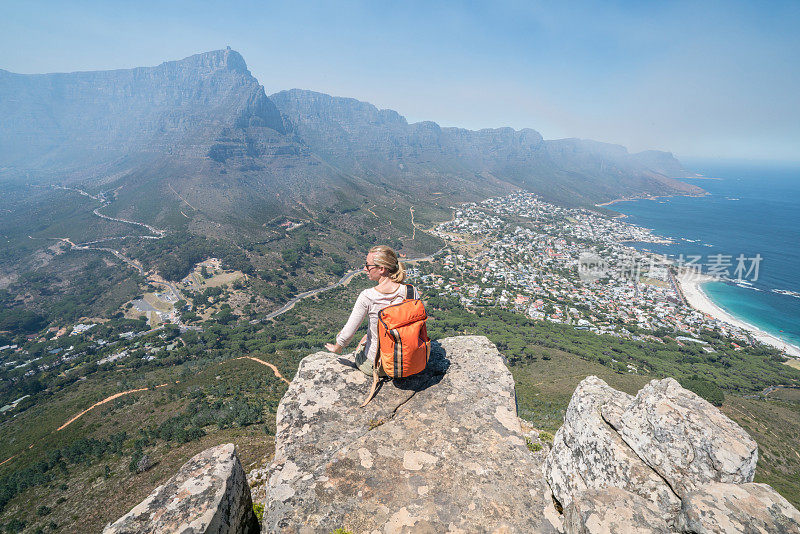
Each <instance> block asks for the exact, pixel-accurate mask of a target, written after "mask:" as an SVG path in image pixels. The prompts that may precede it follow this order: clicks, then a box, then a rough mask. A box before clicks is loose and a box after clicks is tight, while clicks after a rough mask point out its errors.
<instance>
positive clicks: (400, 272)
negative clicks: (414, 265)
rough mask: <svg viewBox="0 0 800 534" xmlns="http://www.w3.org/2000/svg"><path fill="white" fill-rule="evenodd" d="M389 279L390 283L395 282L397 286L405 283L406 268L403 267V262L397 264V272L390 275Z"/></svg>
mask: <svg viewBox="0 0 800 534" xmlns="http://www.w3.org/2000/svg"><path fill="white" fill-rule="evenodd" d="M389 278H390V279H391V280H392V282H397V283H398V284H402V283H403V282H405V281H406V268H405V266H404V265H403V262H401V261H398V262H397V272H395V273H392V274H391V275H390V276H389Z"/></svg>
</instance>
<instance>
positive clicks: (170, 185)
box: [168, 184, 197, 217]
mask: <svg viewBox="0 0 800 534" xmlns="http://www.w3.org/2000/svg"><path fill="white" fill-rule="evenodd" d="M168 185H169V188H170V189H171V190H172V192H173V193H175V194H176V195H177V196H178V198H179V199H181V200H183V201H184V202H185V203H186V205H187V206H189V207H190V208H192V209H193V210H194V211H197V208H195V207H194V206H192V205H191V204H189V201H188V200H186V199H185V198H183V197H182V196H180V194H178V192H177V191H175V188H174V187H172V184H168ZM181 213H183V212H181ZM184 217H187V215H186V214H184Z"/></svg>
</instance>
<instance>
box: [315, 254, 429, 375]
mask: <svg viewBox="0 0 800 534" xmlns="http://www.w3.org/2000/svg"><path fill="white" fill-rule="evenodd" d="M364 270H365V271H366V272H367V276H368V277H369V279H370V280H372V281H373V282H377V284H376V285H375V287H371V288H369V289H365V290H364V291H362V292H361V294H360V295H359V296H358V299H357V300H356V304H355V306H353V311H352V313H351V314H350V318H349V319H348V320H347V323H346V324H345V325H344V328H342V331H341V332H339V334H338V335H337V336H336V344H332V343H326V344H325V348H326V349H328V350H329V351H331V352H335V353H336V354H339V353H340V352H341V350H342V348H343V347H345V346H346V345H347V344H348V343H349V342H350V340H351V339H352V338H353V335H355V333H356V330H358V327H359V326H360V325H361V322H362V321H363V320H364V317H369V330H368V331H367V335H365V336H364V337H363V338H362V339H361V342H359V344H358V347H356V351H355V353H354V355H355V363H356V366H358V368H359V369H360V370H361V372H362V373H364V374H366V375H367V376H372V370H373V364H374V362H375V356H376V355H377V354H378V312H380V311H381V310H382V309H384V308H385V307H387V306H389V305H391V304H397V303H400V302H403V299H405V298H406V291H407V287H408V286H406V285H405V284H403V282H404V281H405V279H406V271H405V269H404V268H403V264H402V263H400V262H399V261H398V260H397V254H395V252H394V250H392V249H391V248H389V247H387V246H385V245H378V246H376V247H372V248H371V249H370V250H369V253H368V254H367V261H366V263H365V264H364ZM413 292H414V296H413V298H415V299H418V298H419V292H418V291H417V290H416V288H414V290H413ZM380 371H381V372H382V371H383V370H382V369H381V370H380ZM381 376H386V374H385V373H382V374H381Z"/></svg>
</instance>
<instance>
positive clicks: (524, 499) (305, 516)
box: [105, 336, 800, 534]
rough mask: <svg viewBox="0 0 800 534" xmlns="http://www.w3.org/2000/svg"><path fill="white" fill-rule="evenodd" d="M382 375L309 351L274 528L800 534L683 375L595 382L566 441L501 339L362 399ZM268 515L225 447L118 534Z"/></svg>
mask: <svg viewBox="0 0 800 534" xmlns="http://www.w3.org/2000/svg"><path fill="white" fill-rule="evenodd" d="M370 382H371V380H370V379H369V378H368V377H366V376H364V375H363V374H361V372H360V371H358V370H357V369H356V368H355V366H354V364H353V363H352V361H351V359H349V358H348V357H337V356H336V355H334V354H331V353H327V352H319V353H316V354H312V355H310V356H307V357H306V358H304V359H303V360H302V361H301V363H300V366H299V369H298V371H297V374H296V376H295V377H294V379H293V380H292V383H291V385H290V386H289V389H288V390H287V391H286V394H285V395H284V397H283V399H282V400H281V403H280V405H279V407H278V413H277V423H276V424H277V432H276V437H275V456H274V459H273V460H272V462H271V463H270V464H269V465H267V466H265V467H263V468H260V469H256V470H254V471H252V472H251V473H250V474H249V476H248V478H249V480H250V484H249V486H252V488H253V496H254V500H255V501H256V502H258V503H261V504H263V505H264V516H263V522H262V524H261V531H262V532H270V533H272V532H287V533H303V534H306V533H308V534H311V533H316V532H323V533H330V532H333V531H336V530H337V529H342V530H343V531H348V532H353V533H370V534H373V533H382V534H392V533H404V532H405V533H411V532H414V533H416V532H431V533H433V532H496V533H513V532H525V533H527V532H560V533H565V534H570V533H581V534H583V533H592V534H595V533H609V534H612V533H640V534H655V533H667V532H679V531H680V532H687V533H688V532H691V533H726V534H727V533H748V534H749V533H756V532H764V533H766V532H775V533H787V534H788V533H800V512H798V510H797V509H795V508H794V507H793V506H792V505H791V504H790V503H789V502H788V501H787V500H786V499H784V498H783V497H781V496H780V495H778V494H777V493H776V492H775V491H774V490H773V489H772V488H771V487H769V486H767V485H765V484H753V483H751V481H752V477H753V466H754V465H755V458H756V457H757V449H756V446H755V443H754V442H753V441H752V439H750V437H749V436H748V435H747V434H746V433H745V432H744V431H743V430H742V429H741V428H739V427H738V426H737V425H736V424H735V423H734V422H732V421H730V420H728V419H727V418H726V417H725V416H724V415H722V414H721V413H720V412H719V411H718V410H717V409H716V408H714V407H713V406H711V405H710V404H709V403H707V402H706V401H704V400H702V399H700V398H699V397H697V396H696V395H695V394H694V393H691V392H689V391H687V390H685V389H683V388H681V387H680V385H679V384H678V383H677V382H675V381H674V380H672V379H664V380H653V381H652V382H650V383H649V384H648V385H647V386H645V387H644V388H642V390H641V391H639V392H638V394H637V395H636V396H635V397H633V396H630V395H627V394H626V393H623V392H620V391H617V390H615V389H613V388H611V387H609V386H608V385H607V384H606V383H605V382H603V381H602V380H600V379H599V378H597V377H593V376H591V377H588V378H586V379H584V380H583V381H582V382H581V383H580V384H579V385H578V387H577V388H576V390H575V393H574V394H573V397H572V399H571V401H570V404H569V407H568V409H567V412H566V417H565V421H564V424H563V425H562V427H561V428H560V429H559V431H558V432H557V433H556V436H555V438H554V439H552V441H553V444H552V447H550V445H549V443H550V441H551V438H552V436H551V435H549V434H547V433H544V432H539V431H537V430H536V429H534V428H532V427H531V426H530V424H529V423H525V422H522V421H520V419H519V418H518V417H517V413H516V403H515V393H514V382H513V379H512V377H511V374H510V373H509V371H508V369H507V368H506V366H505V364H504V362H503V358H502V356H501V355H500V354H499V353H498V352H497V349H496V348H495V347H494V345H492V344H491V343H490V342H489V341H488V340H487V339H486V338H485V337H479V336H465V337H454V338H447V339H443V340H441V341H440V342H438V343H434V347H433V351H432V353H431V360H430V362H429V365H428V368H427V369H426V370H425V371H424V372H423V373H420V374H419V375H417V376H415V377H411V378H407V379H404V380H396V381H387V382H385V383H383V385H382V387H381V388H380V389H379V390H378V393H377V395H376V397H375V398H374V399H373V401H372V402H371V403H370V404H368V405H367V406H366V407H365V408H359V404H360V402H361V400H362V399H363V398H364V396H365V394H366V393H367V391H368V390H369V387H370ZM673 450H675V451H677V452H675V453H673V452H672V451H673ZM726 480H734V481H737V483H735V484H733V483H729V482H725V481H726ZM676 488H677V490H676ZM559 510H560V511H561V513H560V512H559ZM257 528H258V525H257V523H256V520H255V518H254V516H253V512H252V503H251V494H250V487H248V483H247V482H246V481H245V477H244V472H243V471H242V467H241V465H240V463H239V461H238V459H237V458H236V454H235V451H234V448H233V445H222V446H219V447H215V448H213V449H209V450H207V451H204V452H203V453H201V454H198V455H197V456H195V457H194V458H192V459H191V460H190V461H189V462H187V464H186V465H184V466H183V468H182V469H181V471H180V472H179V473H178V474H177V475H175V476H174V477H173V478H172V479H170V480H169V481H168V482H167V483H166V484H165V485H163V486H161V487H159V488H157V489H156V490H155V491H154V492H153V494H151V495H150V496H149V497H148V498H147V499H145V501H143V502H142V503H141V504H139V505H138V506H137V507H135V508H134V509H133V510H131V512H130V513H128V514H127V515H126V516H125V517H123V518H121V519H120V520H119V521H117V522H116V523H114V524H112V525H109V526H108V527H106V530H105V532H106V533H123V532H126V533H127V532H130V533H133V532H186V533H200V532H214V533H222V532H226V533H227V532H230V533H245V532H251V531H255V530H256V529H257Z"/></svg>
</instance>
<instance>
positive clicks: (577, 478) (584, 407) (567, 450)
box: [544, 376, 681, 521]
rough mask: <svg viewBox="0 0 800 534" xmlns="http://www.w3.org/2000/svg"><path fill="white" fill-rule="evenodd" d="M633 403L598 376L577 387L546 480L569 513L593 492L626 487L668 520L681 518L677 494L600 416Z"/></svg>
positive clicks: (547, 466) (547, 465)
mask: <svg viewBox="0 0 800 534" xmlns="http://www.w3.org/2000/svg"><path fill="white" fill-rule="evenodd" d="M632 399H633V398H632V397H631V396H629V395H627V394H626V393H623V392H621V391H617V390H615V389H613V388H611V387H609V386H608V385H607V384H606V383H605V382H603V381H602V380H601V379H599V378H597V377H596V376H590V377H587V378H585V379H584V380H583V381H582V382H581V383H580V384H578V387H577V388H576V389H575V392H574V393H573V395H572V399H571V400H570V402H569V406H568V407H567V412H566V415H565V418H564V424H563V425H562V426H561V428H560V429H559V430H558V432H557V433H556V436H555V440H554V441H553V449H552V450H551V451H550V453H549V454H548V455H547V459H546V461H545V471H544V472H545V476H546V477H547V481H548V483H549V484H550V487H551V488H552V490H553V495H554V496H555V498H556V499H557V500H558V501H559V502H560V503H561V505H562V506H563V507H564V508H565V509H566V508H567V507H568V505H569V504H570V503H571V502H572V500H573V498H574V496H575V495H577V494H579V493H581V492H584V491H586V490H588V489H603V488H622V489H625V490H627V491H630V492H631V493H634V494H637V495H639V496H641V497H642V498H644V499H646V500H648V501H650V502H653V503H655V505H656V507H657V509H658V510H660V512H661V515H662V517H663V518H664V519H665V520H667V521H672V520H673V519H674V517H675V515H677V512H678V510H680V505H681V503H680V500H679V499H678V497H677V496H676V495H675V494H674V493H673V491H672V489H670V487H669V486H668V485H667V484H666V483H665V482H664V480H663V479H662V478H661V477H660V476H658V474H657V473H655V472H654V471H653V470H652V469H650V467H648V466H647V464H645V463H644V462H643V461H642V460H641V458H639V457H638V456H637V455H636V453H635V452H634V451H633V450H631V448H630V447H629V446H628V445H627V444H626V443H625V442H624V441H623V440H622V438H620V436H619V435H618V434H617V433H616V432H615V431H614V429H613V428H612V427H611V426H610V425H609V424H608V423H607V422H606V421H605V420H603V418H602V416H601V408H602V407H603V405H606V404H608V405H609V406H623V405H627V404H630V402H631V400H632Z"/></svg>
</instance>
